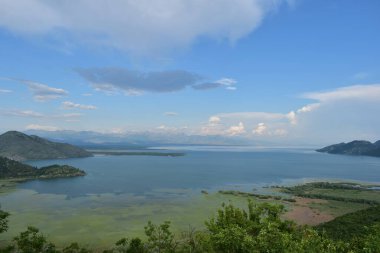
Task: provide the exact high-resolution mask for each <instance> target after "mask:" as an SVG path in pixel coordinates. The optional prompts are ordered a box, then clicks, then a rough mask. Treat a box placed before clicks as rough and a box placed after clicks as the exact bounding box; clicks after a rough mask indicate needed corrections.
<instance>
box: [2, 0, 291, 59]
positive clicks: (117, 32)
mask: <svg viewBox="0 0 380 253" xmlns="http://www.w3.org/2000/svg"><path fill="white" fill-rule="evenodd" d="M284 2H285V3H289V2H293V1H289V0H287V1H286V0H271V1H269V0H268V1H263V0H234V1H232V0H220V1H204V0H193V1H187V0H157V1H149V0H138V1H133V0H116V1H104V0H77V1H44V0H18V1H14V0H2V1H1V4H0V26H1V27H4V28H6V29H8V30H10V31H12V32H14V33H17V34H22V35H26V36H31V35H34V36H40V37H47V38H49V36H51V37H54V36H55V35H57V34H59V36H60V38H65V39H66V41H70V43H73V41H75V44H77V43H78V42H80V43H85V44H92V45H106V46H111V47H115V48H119V49H122V50H126V51H129V52H133V53H140V54H146V53H150V52H157V51H163V50H168V49H169V50H170V49H173V48H181V47H187V46H188V45H190V44H191V43H192V42H194V41H195V40H196V39H197V38H198V37H201V36H202V37H209V38H213V39H217V40H220V39H226V40H228V41H230V42H234V41H236V40H238V39H239V38H241V37H243V36H245V35H247V34H249V33H250V32H252V31H253V30H254V29H255V28H257V27H258V26H259V25H260V23H261V21H262V20H263V18H264V17H265V15H266V14H267V13H268V12H270V11H272V10H275V9H277V8H278V7H279V6H280V4H282V3H284ZM66 41H64V42H62V44H65V43H66V44H67V42H66Z"/></svg>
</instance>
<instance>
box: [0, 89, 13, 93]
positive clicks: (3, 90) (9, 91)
mask: <svg viewBox="0 0 380 253" xmlns="http://www.w3.org/2000/svg"><path fill="white" fill-rule="evenodd" d="M11 92H12V91H11V90H6V89H0V94H1V93H11Z"/></svg>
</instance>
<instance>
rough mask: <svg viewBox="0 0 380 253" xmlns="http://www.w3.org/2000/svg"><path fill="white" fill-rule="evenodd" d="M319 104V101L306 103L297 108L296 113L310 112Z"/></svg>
mask: <svg viewBox="0 0 380 253" xmlns="http://www.w3.org/2000/svg"><path fill="white" fill-rule="evenodd" d="M320 106H321V104H320V103H314V104H308V105H305V106H303V107H302V108H300V109H298V110H297V113H305V112H311V111H314V110H315V109H317V108H319V107H320Z"/></svg>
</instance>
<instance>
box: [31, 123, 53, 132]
mask: <svg viewBox="0 0 380 253" xmlns="http://www.w3.org/2000/svg"><path fill="white" fill-rule="evenodd" d="M25 129H26V130H42V131H58V130H60V128H59V127H55V126H46V125H38V124H30V125H27V126H26V127H25Z"/></svg>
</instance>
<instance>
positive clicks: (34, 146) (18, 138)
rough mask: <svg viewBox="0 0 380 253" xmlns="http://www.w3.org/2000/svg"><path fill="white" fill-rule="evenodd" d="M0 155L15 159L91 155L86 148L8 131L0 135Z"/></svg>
mask: <svg viewBox="0 0 380 253" xmlns="http://www.w3.org/2000/svg"><path fill="white" fill-rule="evenodd" d="M0 156H3V157H7V158H10V159H13V160H17V161H23V160H39V159H57V158H74V157H88V156H92V154H91V153H90V152H87V151H86V150H84V149H82V148H79V147H76V146H73V145H70V144H66V143H58V142H52V141H48V140H46V139H43V138H40V137H38V136H35V135H26V134H24V133H21V132H17V131H9V132H6V133H4V134H2V135H0Z"/></svg>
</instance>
